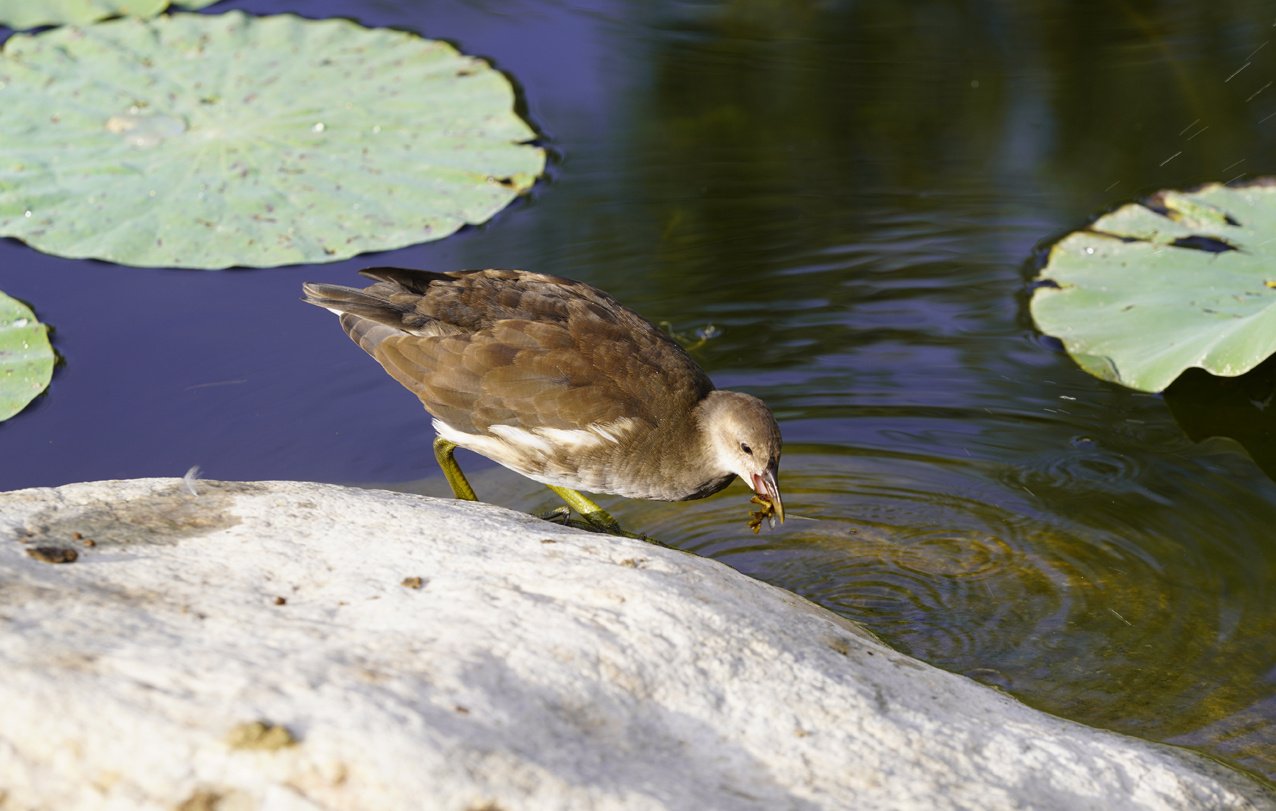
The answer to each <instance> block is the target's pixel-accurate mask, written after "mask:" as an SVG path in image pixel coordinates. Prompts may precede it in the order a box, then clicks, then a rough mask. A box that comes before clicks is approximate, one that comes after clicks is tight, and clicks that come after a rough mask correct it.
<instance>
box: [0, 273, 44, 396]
mask: <svg viewBox="0 0 1276 811" xmlns="http://www.w3.org/2000/svg"><path fill="white" fill-rule="evenodd" d="M53 362H54V355H53V347H51V346H49V335H48V327H46V326H45V325H44V324H41V323H40V322H38V321H36V320H35V314H34V313H32V312H31V310H30V309H29V308H28V307H27V306H26V305H25V304H23V303H22V302H20V301H18V300H17V299H12V298H9V297H8V296H6V295H5V294H4V293H0V420H7V419H9V418H10V417H12V416H13V415H14V414H17V413H18V412H19V411H21V410H22V409H24V408H26V406H27V403H29V402H31V401H32V400H34V399H35V397H36V395H38V394H39V393H40V392H42V391H44V390H45V389H46V388H48V385H49V380H50V379H52V377H53Z"/></svg>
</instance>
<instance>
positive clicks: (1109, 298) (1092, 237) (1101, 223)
mask: <svg viewBox="0 0 1276 811" xmlns="http://www.w3.org/2000/svg"><path fill="white" fill-rule="evenodd" d="M1037 281H1038V282H1039V283H1041V286H1039V287H1038V288H1037V289H1036V290H1035V291H1034V292H1033V295H1032V303H1031V308H1032V317H1033V319H1034V320H1035V321H1036V324H1037V327H1038V328H1039V329H1040V330H1041V331H1042V332H1045V333H1046V334H1048V335H1053V336H1055V337H1056V338H1059V339H1060V340H1061V341H1063V344H1064V347H1065V348H1066V349H1067V351H1068V354H1069V355H1071V356H1072V358H1073V359H1074V360H1076V362H1077V363H1078V364H1080V365H1081V367H1082V368H1084V369H1085V370H1086V371H1088V372H1090V373H1091V374H1093V375H1095V376H1097V377H1100V378H1103V379H1104V380H1110V381H1112V382H1115V383H1120V384H1121V385H1124V386H1128V387H1130V388H1133V389H1138V390H1140V391H1149V392H1153V391H1161V390H1162V389H1164V388H1165V387H1166V386H1168V385H1169V384H1170V383H1171V382H1173V380H1174V379H1175V378H1176V377H1178V376H1179V374H1180V373H1181V372H1182V371H1183V370H1184V369H1187V368H1189V367H1200V368H1202V369H1205V370H1206V371H1208V372H1211V373H1213V374H1216V375H1221V376H1234V375H1239V374H1242V373H1244V372H1246V371H1248V370H1249V369H1251V368H1253V367H1254V366H1256V365H1257V364H1258V363H1259V362H1261V361H1262V360H1263V359H1264V358H1266V357H1268V356H1269V355H1271V354H1272V353H1273V352H1274V351H1276V183H1274V182H1273V181H1272V180H1263V181H1256V182H1254V183H1250V184H1248V185H1244V186H1236V187H1229V186H1223V185H1219V184H1210V185H1206V186H1202V187H1201V188H1199V189H1195V190H1193V191H1189V192H1178V191H1165V192H1161V193H1159V194H1157V195H1155V196H1154V197H1152V198H1151V199H1150V200H1148V201H1146V202H1144V203H1132V204H1129V205H1126V206H1123V207H1121V208H1119V209H1117V210H1116V211H1113V212H1112V213H1110V214H1107V215H1105V216H1103V217H1100V218H1099V219H1098V220H1096V221H1095V222H1094V223H1093V224H1091V225H1090V227H1088V228H1086V229H1084V230H1082V231H1077V232H1075V233H1072V234H1069V235H1068V236H1066V237H1064V238H1063V239H1062V240H1060V241H1059V242H1058V243H1057V244H1055V246H1054V247H1053V248H1052V249H1051V251H1050V255H1049V258H1048V261H1047V262H1046V265H1045V267H1044V268H1043V269H1042V270H1041V273H1040V275H1038V277H1037Z"/></svg>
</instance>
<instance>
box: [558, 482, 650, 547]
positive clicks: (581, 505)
mask: <svg viewBox="0 0 1276 811" xmlns="http://www.w3.org/2000/svg"><path fill="white" fill-rule="evenodd" d="M545 486H546V487H548V488H549V489H550V490H553V491H554V492H555V493H557V494H558V497H559V498H561V499H562V500H563V501H566V502H567V504H568V506H570V507H571V508H572V509H573V510H575V511H576V512H578V513H580V517H581V518H584V519H585V521H586V523H588V524H589V525H590V526H591V527H593V528H594V529H596V530H598V531H599V532H606V533H607V534H609V535H620V536H621V537H624V538H637V539H639V540H644V541H645V540H647V536H646V535H635V534H634V533H632V532H626V531H625V530H623V529H621V528H620V524H618V523H617V522H616V519H615V518H612V517H611V516H610V515H609V514H608V513H607V511H606V510H604V509H603V508H602V507H599V506H598V505H597V504H595V503H594V502H592V501H590V500H589V499H587V498H585V497H584V496H582V495H581V494H580V493H577V492H576V491H575V490H568V489H567V488H566V487H555V486H554V485H552V484H547V485H545Z"/></svg>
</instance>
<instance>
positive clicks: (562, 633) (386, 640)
mask: <svg viewBox="0 0 1276 811" xmlns="http://www.w3.org/2000/svg"><path fill="white" fill-rule="evenodd" d="M72 553H74V554H72ZM71 558H74V560H71ZM0 808H4V809H99V808H118V809H147V808H163V809H174V808H178V809H186V810H187V811H191V810H193V809H214V808H215V809H222V811H228V810H229V809H250V808H263V809H319V808H323V809H359V810H360V811H364V810H366V809H418V808H421V809H447V810H448V811H452V810H455V811H479V810H480V809H488V810H490V811H495V809H506V810H507V811H522V810H523V809H559V808H561V809H647V808H653V809H654V808H673V809H710V808H712V809H737V808H738V809H822V808H828V809H849V808H854V809H874V808H889V809H913V808H915V809H928V811H929V809H946V808H979V809H1010V808H1031V809H1088V808H1093V809H1109V808H1122V809H1135V808H1139V809H1142V808H1148V809H1151V808H1157V809H1162V808H1208V809H1240V808H1276V798H1274V797H1273V795H1272V794H1271V793H1269V792H1268V791H1267V790H1266V789H1264V788H1263V787H1261V786H1259V785H1258V784H1256V783H1254V782H1251V781H1250V780H1248V779H1247V778H1245V777H1244V776H1242V775H1240V774H1238V773H1235V772H1232V771H1230V770H1228V769H1226V768H1223V767H1221V766H1219V765H1217V764H1215V763H1213V762H1212V761H1210V760H1208V759H1206V758H1203V757H1200V756H1198V755H1195V754H1192V753H1190V752H1187V751H1183V750H1178V749H1174V748H1172V747H1168V746H1162V745H1157V744H1153V743H1149V742H1146V741H1142V740H1137V739H1134V738H1129V737H1125V736H1122V735H1117V734H1114V733H1111V732H1105V731H1101V730H1096V729H1090V728H1088V727H1085V726H1082V725H1080V724H1075V723H1071V722H1068V721H1064V720H1061V719H1059V718H1055V717H1052V716H1050V715H1046V714H1044V713H1041V712H1038V711H1035V710H1032V709H1029V708H1027V707H1025V706H1024V705H1022V704H1020V703H1018V702H1017V701H1015V700H1014V699H1012V698H1010V697H1008V696H1006V695H1004V694H1002V693H999V692H997V691H996V690H994V689H991V688H989V687H986V686H983V685H980V684H977V683H975V682H973V681H971V680H969V679H966V678H963V677H960V676H956V675H953V674H951V673H946V672H944V671H941V670H937V669H935V668H933V667H930V666H928V665H925V664H923V663H921V662H918V661H916V660H913V659H910V658H908V657H906V656H903V655H901V654H899V653H896V652H895V651H892V650H891V649H889V648H887V647H885V646H884V645H882V644H881V643H879V642H877V641H876V640H875V639H873V638H872V637H871V635H869V634H868V633H866V632H865V631H863V630H861V629H859V628H858V627H856V626H855V625H853V624H851V623H849V622H847V621H846V620H844V619H841V618H839V617H837V616H835V615H833V614H831V613H829V612H827V611H824V610H822V609H820V608H818V607H816V606H814V605H812V604H811V603H809V602H807V601H805V600H803V599H801V598H799V597H796V596H794V595H792V594H789V593H787V592H785V591H782V590H780V589H777V588H774V587H771V586H768V585H766V584H764V583H759V582H757V581H754V580H751V579H749V578H747V577H745V576H743V575H741V574H739V573H737V572H735V571H733V570H731V569H729V568H727V567H726V566H723V565H721V564H719V563H715V562H714V561H711V560H706V559H703V558H697V557H694V556H692V555H688V554H685V553H682V552H678V551H675V550H670V549H664V548H660V547H656V546H652V545H649V544H645V543H643V542H641V541H630V540H624V539H618V538H612V537H607V536H600V535H592V534H589V533H586V532H582V531H579V530H575V529H571V528H565V527H559V526H555V525H552V524H549V523H546V522H544V521H540V520H538V519H535V518H532V517H529V516H526V515H522V514H519V513H515V512H511V511H509V510H505V509H501V508H498V507H492V506H488V505H483V504H467V503H458V502H455V501H446V500H437V499H430V498H425V497H422V496H412V495H405V494H401V493H390V492H385V491H375V490H357V489H349V488H342V487H335V486H329V485H317V484H300V483H291V482H263V483H243V484H237V483H229V482H208V481H201V482H189V481H186V480H181V479H177V480H174V479H148V480H138V481H123V482H99V483H90V484H77V485H68V486H65V487H60V488H56V489H34V490H22V491H17V492H12V493H4V494H0Z"/></svg>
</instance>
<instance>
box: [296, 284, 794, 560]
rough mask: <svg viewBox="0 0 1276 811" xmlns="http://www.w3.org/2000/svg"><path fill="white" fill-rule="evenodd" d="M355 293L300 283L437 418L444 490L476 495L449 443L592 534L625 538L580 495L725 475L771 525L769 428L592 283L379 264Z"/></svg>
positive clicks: (686, 485) (775, 457)
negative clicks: (749, 491)
mask: <svg viewBox="0 0 1276 811" xmlns="http://www.w3.org/2000/svg"><path fill="white" fill-rule="evenodd" d="M360 275H363V276H366V277H367V278H369V279H372V280H374V281H375V282H376V283H375V284H373V285H372V286H371V287H368V288H365V289H363V290H359V289H357V288H353V287H342V286H339V285H331V284H315V283H307V284H305V285H303V286H302V289H303V291H304V292H305V294H306V297H305V299H303V300H304V301H306V302H309V303H310V304H316V305H318V306H320V307H324V308H327V309H329V310H331V311H332V312H334V313H337V314H338V315H340V316H341V326H342V328H343V329H344V330H345V331H346V334H348V335H349V336H350V337H351V338H352V339H353V340H354V342H355V343H357V344H358V345H359V346H361V347H362V348H363V349H364V351H366V352H367V353H368V354H369V355H371V356H372V357H374V358H376V359H377V361H378V362H379V363H380V364H381V365H382V366H383V367H385V370H386V371H387V372H389V373H390V374H391V375H392V376H393V377H394V379H395V380H398V381H399V382H400V383H402V384H403V385H404V386H407V387H408V389H410V390H411V391H412V392H413V393H414V394H416V396H417V397H419V398H421V402H422V403H423V404H424V405H425V410H426V411H428V412H430V414H432V415H433V416H434V429H435V431H436V432H437V433H438V438H437V439H435V441H434V451H435V455H436V456H437V457H438V460H439V465H440V466H441V467H442V468H443V472H444V474H445V475H446V476H447V479H448V482H449V484H451V486H452V492H453V493H454V494H455V495H456V497H457V498H460V499H469V500H477V499H476V498H475V495H474V491H473V489H471V487H470V485H469V482H467V481H466V479H465V475H464V474H463V473H461V469H460V467H459V466H458V465H457V464H456V460H455V459H454V458H453V456H452V452H453V450H454V449H455V448H456V447H457V446H459V447H462V448H467V449H469V450H472V451H474V452H475V453H478V454H481V455H483V456H486V457H488V458H489V459H492V460H494V461H496V462H499V463H500V464H502V465H504V466H505V467H507V468H510V469H511V470H514V471H517V472H518V473H521V474H523V475H524V476H527V477H528V478H530V479H534V480H535V481H538V482H542V483H543V484H546V485H548V486H549V487H550V489H551V490H553V491H554V492H555V493H557V494H558V495H560V496H561V497H562V498H563V500H564V501H566V502H567V503H568V504H569V505H570V506H571V507H572V508H574V509H575V510H576V511H577V512H579V513H580V514H581V516H582V517H583V518H584V519H585V520H586V522H588V524H589V525H590V526H592V527H593V528H596V529H598V530H601V531H605V532H611V533H615V534H621V535H629V534H630V533H627V532H624V531H623V530H621V529H620V527H619V525H618V524H617V523H616V521H615V520H614V519H613V518H612V517H611V516H610V515H608V514H607V513H606V512H604V511H603V510H602V509H601V508H599V507H598V506H597V505H595V504H594V503H593V502H592V501H590V500H589V499H587V498H585V497H584V496H582V495H581V494H580V493H578V492H576V491H577V490H587V491H590V492H594V493H614V494H616V495H621V496H626V497H628V498H643V499H653V500H658V501H682V500H686V499H693V498H703V497H705V496H708V495H712V494H713V493H716V492H718V491H719V490H721V489H722V488H724V487H726V486H727V485H728V484H730V482H731V480H732V479H734V478H735V477H736V476H739V477H740V478H741V479H743V480H744V481H745V482H746V483H747V484H748V485H749V486H751V487H752V488H753V489H754V490H755V491H756V493H757V496H756V497H755V498H754V501H755V502H757V503H760V504H762V506H763V511H762V512H761V513H758V514H755V515H754V521H753V522H751V524H750V526H752V527H753V528H754V531H755V532H756V531H757V525H758V523H759V522H760V520H761V517H767V518H770V520H771V524H772V526H774V525H775V518H774V517H772V516H778V517H779V519H780V520H781V521H783V520H784V505H783V504H782V503H781V501H780V489H779V486H778V484H777V479H776V477H777V475H778V471H779V464H780V448H781V444H782V442H781V438H780V428H779V426H778V425H777V424H776V422H775V417H774V416H773V415H772V414H771V410H770V409H769V408H767V406H766V404H765V403H763V402H762V401H761V400H759V399H758V398H756V397H752V396H750V395H748V394H741V393H739V392H734V391H723V390H721V389H715V388H714V386H713V382H712V381H710V380H709V376H708V375H707V374H705V372H704V370H703V369H701V368H700V367H699V366H698V365H697V364H696V362H695V361H694V360H692V359H691V356H690V355H688V354H687V353H686V351H685V350H683V348H682V347H681V346H679V345H678V343H677V342H676V341H674V340H673V339H672V338H671V337H669V335H668V334H666V333H665V332H664V331H663V330H661V329H659V328H658V327H656V326H654V325H653V324H652V323H651V322H649V321H647V320H646V319H644V318H643V317H642V316H640V315H638V314H637V313H635V312H634V311H633V310H630V309H629V308H628V307H625V306H623V305H622V304H620V303H619V302H618V301H616V300H615V299H613V298H612V297H611V296H609V295H607V294H606V293H604V292H603V291H601V290H599V289H598V288H596V287H592V286H590V285H588V284H585V283H584V282H578V281H572V280H571V279H564V278H561V277H558V276H549V275H546V274H542V273H530V272H527V271H522V270H461V271H453V272H448V273H434V272H430V271H425V270H405V269H402V268H388V267H378V268H369V269H367V270H362V271H360Z"/></svg>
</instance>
